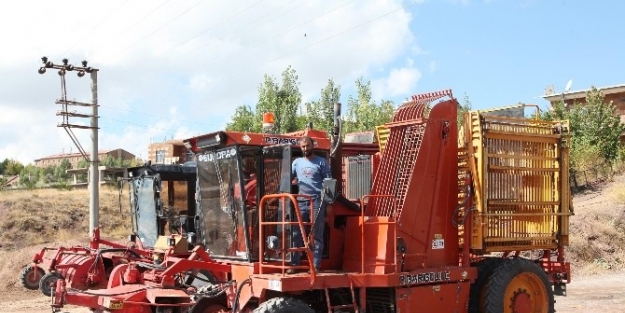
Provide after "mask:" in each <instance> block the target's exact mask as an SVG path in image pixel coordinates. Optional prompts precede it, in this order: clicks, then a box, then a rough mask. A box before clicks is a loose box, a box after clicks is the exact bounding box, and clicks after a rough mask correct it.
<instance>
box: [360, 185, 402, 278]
mask: <svg viewBox="0 0 625 313" xmlns="http://www.w3.org/2000/svg"><path fill="white" fill-rule="evenodd" d="M369 198H392V199H393V200H395V201H393V210H392V212H395V208H396V207H397V198H395V196H393V195H364V196H363V197H362V198H361V199H360V207H361V210H360V217H361V218H362V224H361V227H360V229H361V231H360V246H361V247H362V248H361V249H360V262H361V264H360V273H361V274H364V273H365V205H366V203H368V202H369V201H368V200H369ZM390 218H392V219H393V221H391V222H370V223H369V224H378V225H394V227H391V228H392V229H393V263H374V264H371V265H370V266H378V265H382V266H388V265H391V266H393V267H394V270H395V271H396V270H397V227H396V225H397V221H395V217H393V216H390Z"/></svg>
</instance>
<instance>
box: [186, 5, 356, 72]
mask: <svg viewBox="0 0 625 313" xmlns="http://www.w3.org/2000/svg"><path fill="white" fill-rule="evenodd" d="M355 1H356V0H350V1H347V2H345V3H343V4H341V5H338V6H336V7H334V8H332V9H330V10H327V11H325V12H323V13H322V14H320V15H317V16H315V17H313V18H311V19H308V20H306V21H304V22H302V23H299V24H297V25H295V26H293V27H291V28H288V29H285V30H282V31H281V32H278V33H276V34H275V35H273V36H271V37H269V38H267V40H264V41H263V42H261V43H258V44H255V45H252V46H249V47H247V50H246V51H245V52H251V51H253V50H255V49H257V48H258V47H260V46H264V45H266V43H267V42H272V39H275V38H276V37H279V36H281V35H284V34H287V33H290V32H292V31H294V30H296V29H298V28H300V27H302V26H304V25H306V24H309V23H311V22H314V21H315V20H318V19H320V18H322V17H324V16H326V15H328V14H330V13H333V12H335V11H336V10H338V9H341V8H343V7H345V6H347V5H349V4H351V3H353V2H355ZM202 53H206V51H203V52H202ZM239 54H240V53H239ZM187 55H189V54H185V55H182V56H187ZM182 56H178V57H176V59H177V58H180V57H182ZM227 57H232V55H223V56H222V57H221V58H218V59H214V60H213V62H211V63H209V64H212V63H218V62H219V61H221V60H223V59H225V58H227Z"/></svg>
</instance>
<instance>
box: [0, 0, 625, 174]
mask: <svg viewBox="0 0 625 313" xmlns="http://www.w3.org/2000/svg"><path fill="white" fill-rule="evenodd" d="M54 5H55V6H51V4H50V2H49V1H43V0H39V1H34V0H30V1H19V2H17V1H14V2H10V3H5V4H4V5H3V9H2V10H0V40H2V42H3V44H2V46H1V47H0V52H1V54H0V55H1V56H2V58H0V86H2V87H0V160H3V159H5V158H12V159H17V160H19V161H21V162H23V163H26V164H27V163H31V162H33V161H34V160H35V159H37V158H41V157H44V156H47V155H51V154H58V153H67V152H69V151H73V152H76V148H75V147H74V146H73V144H72V142H71V140H70V139H69V136H68V135H67V134H66V133H65V132H64V131H63V129H61V128H58V127H57V124H58V123H59V121H60V118H59V117H58V116H56V115H55V112H56V111H57V110H58V109H59V107H58V106H57V105H55V104H54V100H55V99H57V98H59V96H60V83H59V77H58V75H56V73H54V72H52V71H50V72H48V73H46V74H45V75H38V74H37V68H38V67H39V65H40V60H39V58H40V57H41V56H43V55H46V56H48V57H50V59H51V60H52V61H54V62H57V63H58V62H60V60H61V59H62V58H64V57H67V58H69V59H70V63H74V64H76V63H78V62H79V61H80V60H82V59H87V60H88V61H89V62H90V64H91V65H93V66H94V67H97V68H99V69H100V72H99V75H98V82H99V86H98V87H99V88H98V91H99V104H100V110H99V115H100V132H99V138H100V140H99V147H100V149H102V150H104V149H114V148H122V149H125V150H128V151H130V152H131V153H134V154H135V155H137V156H140V157H143V158H145V157H146V155H147V146H148V144H149V143H150V142H151V141H162V140H163V139H171V138H176V139H184V138H188V137H190V136H195V135H199V134H202V133H207V132H211V131H215V130H217V129H220V128H223V127H224V126H225V124H226V123H227V122H228V121H229V118H230V116H231V115H232V113H233V112H234V109H235V108H236V107H237V106H239V105H242V104H246V105H250V106H252V107H253V106H254V105H255V103H256V99H257V96H258V92H257V88H258V85H259V84H260V83H261V82H262V80H263V75H264V74H268V75H271V76H274V77H279V76H280V73H281V72H282V71H283V70H284V69H286V68H287V67H288V66H289V65H290V66H292V67H293V68H294V69H295V70H296V71H297V74H298V75H299V81H300V83H301V84H300V90H301V92H302V94H303V97H304V101H310V100H315V99H317V98H318V97H319V91H320V89H321V88H323V87H324V86H325V84H326V82H327V80H328V79H333V80H334V81H335V82H336V83H338V84H339V85H341V87H342V88H341V92H342V102H343V103H346V102H347V98H348V96H350V95H355V92H354V86H355V84H354V82H355V80H356V79H357V78H358V77H363V78H364V79H365V80H366V81H371V83H372V90H373V98H374V100H376V101H380V100H382V99H384V100H393V101H394V102H395V103H396V104H399V103H401V101H403V100H404V99H406V98H408V97H410V96H411V95H413V94H418V93H424V92H431V91H437V90H441V89H452V90H453V93H454V95H455V96H456V97H457V98H458V99H459V100H461V101H462V99H463V97H464V96H465V95H467V96H468V97H469V99H470V101H471V102H472V105H473V108H475V109H486V108H493V107H498V106H506V105H511V104H516V103H519V102H523V103H531V104H538V105H540V106H541V107H543V108H546V105H547V102H546V101H545V100H544V99H542V98H540V96H541V95H542V94H543V93H544V90H545V88H546V87H547V86H548V85H553V87H554V88H555V91H556V92H562V91H563V90H564V87H565V85H566V84H567V82H568V81H569V80H572V82H573V83H572V88H571V91H574V90H583V89H587V88H589V87H590V86H591V85H593V86H596V87H604V86H610V85H617V84H623V83H625V77H624V76H625V75H623V74H624V72H625V58H623V57H620V56H622V55H623V52H622V51H623V46H624V45H625V43H624V42H623V40H622V37H623V35H622V34H621V32H622V30H623V28H624V27H623V26H622V24H623V22H622V12H625V4H624V3H623V2H618V1H581V0H576V1H573V0H572V1H555V0H553V1H547V0H544V1H532V0H521V1H503V0H464V1H460V0H429V1H428V0H424V1H407V0H368V1H365V0H343V1H322V0H284V1H277V0H275V1H270V0H241V1H236V2H233V1H208V0H204V1H202V0H195V1H180V0H159V1H124V0H111V1H106V2H104V1H101V2H91V1H78V0H66V1H59V2H55V3H54ZM68 10H71V11H72V12H78V13H72V14H67V12H68ZM80 12H82V13H84V14H80ZM67 84H68V97H69V98H71V99H75V100H77V101H84V102H87V101H89V100H90V93H89V80H88V77H84V78H81V79H79V78H77V77H75V75H70V76H67ZM73 122H75V123H76V124H81V123H82V124H84V123H85V122H86V121H81V120H74V121H73ZM75 133H76V135H77V136H78V137H79V139H80V142H81V144H82V145H83V147H84V148H85V149H86V150H87V151H89V149H90V140H89V132H88V131H84V130H75Z"/></svg>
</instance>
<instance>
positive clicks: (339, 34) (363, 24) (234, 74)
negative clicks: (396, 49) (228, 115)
mask: <svg viewBox="0 0 625 313" xmlns="http://www.w3.org/2000/svg"><path fill="white" fill-rule="evenodd" d="M419 2H420V0H413V1H411V2H410V3H408V4H404V5H402V6H401V7H399V8H397V9H394V10H391V11H388V12H386V13H383V14H381V15H378V16H375V17H374V18H372V19H369V20H367V21H364V22H362V23H360V24H357V25H355V26H352V27H350V28H347V29H345V30H343V31H340V32H338V33H334V34H332V35H330V36H328V37H325V38H323V39H320V40H318V41H316V42H314V43H312V44H310V45H306V46H302V47H300V48H298V49H295V50H292V51H290V52H287V53H284V54H282V55H280V56H279V57H276V58H274V59H272V60H269V61H266V62H264V63H262V64H260V65H256V66H251V67H249V68H246V69H245V70H241V71H238V72H233V73H231V75H230V76H220V77H219V78H218V79H216V80H214V81H211V82H210V83H214V82H216V81H221V80H225V79H226V78H233V77H235V76H236V75H239V74H241V73H243V72H250V71H251V70H253V69H257V68H261V67H263V66H265V65H267V64H270V63H273V62H276V61H278V60H280V59H283V58H286V57H288V56H291V55H294V54H296V53H298V52H302V51H305V50H307V49H310V48H312V47H314V46H316V45H319V44H322V43H324V42H326V41H328V40H331V39H334V38H336V37H340V36H343V35H345V34H347V33H349V32H351V31H354V30H356V29H358V28H360V27H363V26H365V25H367V24H370V23H373V22H375V21H377V20H380V19H382V18H384V17H386V16H389V15H391V14H393V13H395V12H397V11H399V10H402V9H405V8H407V7H409V6H412V5H414V4H416V3H419Z"/></svg>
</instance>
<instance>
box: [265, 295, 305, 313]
mask: <svg viewBox="0 0 625 313" xmlns="http://www.w3.org/2000/svg"><path fill="white" fill-rule="evenodd" d="M314 312H315V311H314V310H313V309H312V308H311V307H310V306H309V305H308V304H306V303H304V302H302V301H300V300H297V299H294V298H281V297H278V298H271V299H269V300H267V301H265V302H263V303H261V304H260V305H259V306H258V307H257V308H256V309H255V310H254V311H253V313H314Z"/></svg>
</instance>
